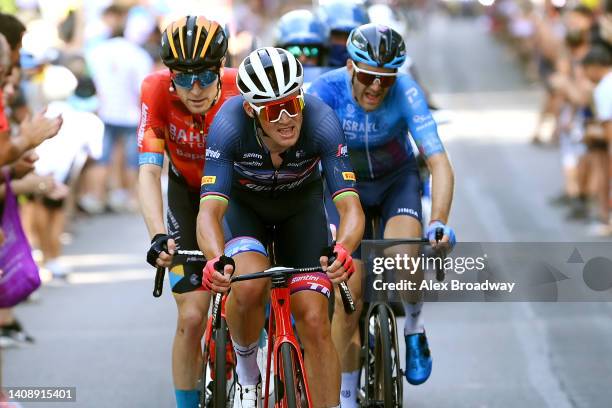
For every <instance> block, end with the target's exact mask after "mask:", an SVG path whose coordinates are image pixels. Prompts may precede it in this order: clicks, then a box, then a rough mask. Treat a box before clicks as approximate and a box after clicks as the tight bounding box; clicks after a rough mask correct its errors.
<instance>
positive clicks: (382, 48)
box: [309, 24, 455, 407]
mask: <svg viewBox="0 0 612 408" xmlns="http://www.w3.org/2000/svg"><path fill="white" fill-rule="evenodd" d="M347 48H348V52H349V55H350V59H349V60H348V61H347V64H346V67H344V68H339V69H336V70H334V71H331V72H328V73H326V74H325V75H323V76H321V77H320V78H319V79H317V80H316V81H315V82H313V84H312V86H311V87H310V89H309V92H310V93H311V94H313V95H315V96H318V97H319V98H321V99H322V100H323V101H325V102H326V103H327V104H328V105H329V106H330V107H331V108H332V109H333V110H334V111H335V112H336V114H337V115H338V117H339V119H340V122H341V125H342V128H343V130H344V133H345V135H346V139H347V145H348V151H349V155H350V159H351V162H352V164H353V168H354V170H355V173H356V175H357V190H358V191H359V196H360V200H361V203H362V206H363V207H364V211H365V213H366V233H365V235H364V238H365V239H368V238H370V239H371V238H372V230H371V228H369V226H370V225H371V224H372V222H371V220H372V218H373V217H375V216H378V215H379V216H380V219H381V229H382V231H381V232H382V233H383V236H384V238H414V237H420V236H422V226H421V200H420V193H421V192H420V183H419V175H418V168H417V163H416V160H415V156H414V153H413V150H412V146H411V143H410V140H409V138H408V134H409V135H410V137H412V139H413V140H414V142H415V144H416V146H417V147H418V149H419V152H420V153H421V154H422V155H423V157H425V160H426V162H427V166H428V167H429V169H430V171H431V174H432V180H433V184H432V186H433V191H432V209H431V222H430V224H429V226H428V228H427V229H426V231H425V235H426V236H427V237H428V238H429V240H430V241H432V243H433V244H435V237H434V236H435V230H436V228H438V227H442V228H443V229H444V237H443V239H442V242H444V243H445V245H448V246H450V247H451V248H452V246H453V245H454V243H455V234H454V231H453V230H452V228H450V227H448V226H447V225H446V223H447V220H448V216H449V212H450V207H451V202H452V197H453V185H454V175H453V170H452V167H451V165H450V162H449V160H448V157H447V155H446V152H445V150H444V146H443V145H442V142H441V141H440V138H439V137H438V133H437V127H436V123H435V122H434V119H433V118H432V115H431V113H430V111H429V108H428V107H427V101H426V100H425V97H424V95H423V91H422V89H421V88H420V87H419V86H418V85H417V83H416V82H415V81H414V80H413V79H412V78H411V77H410V76H408V75H405V74H402V73H398V69H399V68H400V67H401V66H402V64H403V63H404V62H405V60H406V49H405V44H404V41H403V39H402V37H401V35H399V34H398V33H397V32H395V31H394V30H392V29H391V28H389V27H386V26H383V25H376V24H366V25H362V26H360V27H358V28H356V29H354V30H353V31H352V32H351V34H350V36H349V39H348V43H347ZM328 214H329V216H330V222H332V223H333V222H334V221H335V218H336V215H335V214H336V212H335V211H334V209H333V208H331V206H328ZM415 249H416V248H415ZM412 255H416V253H412ZM353 257H356V255H353ZM358 264H360V263H358ZM357 269H358V271H357V272H356V274H358V276H356V277H357V278H358V279H354V278H353V279H351V281H350V282H349V286H350V287H351V291H352V292H353V294H354V297H356V298H360V296H361V294H362V288H361V282H362V280H361V276H362V274H363V273H364V272H363V269H362V268H357ZM414 279H415V281H416V282H417V285H418V284H419V282H420V281H421V280H422V279H423V272H422V271H418V272H417V273H416V274H415V275H414ZM359 301H361V299H359ZM404 308H405V311H406V324H405V327H404V334H405V340H406V367H405V372H406V378H407V380H408V382H410V383H411V384H415V385H416V384H421V383H423V382H425V381H426V380H427V378H429V375H430V373H431V367H432V359H431V354H430V351H429V346H428V342H427V337H426V335H425V328H424V323H423V314H422V308H423V302H422V296H421V294H420V293H418V292H417V293H412V295H411V296H408V297H407V298H406V299H405V302H404ZM335 313H336V316H335V318H334V327H333V333H334V342H335V344H336V347H338V349H339V350H348V351H347V352H346V353H345V355H343V356H341V358H342V363H343V374H342V393H341V395H342V404H343V405H342V406H343V407H345V406H346V407H355V406H356V405H355V404H356V403H355V394H356V391H357V382H358V368H359V365H358V364H359V358H358V354H357V353H356V350H358V348H351V347H347V345H348V344H349V343H350V342H354V341H355V340H354V339H355V338H358V337H357V334H356V333H357V329H358V316H357V315H358V314H357V313H355V314H353V315H351V316H348V315H345V314H344V311H343V309H342V307H338V305H336V309H335ZM350 350H355V352H351V351H350Z"/></svg>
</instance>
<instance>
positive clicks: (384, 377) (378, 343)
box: [371, 305, 401, 408]
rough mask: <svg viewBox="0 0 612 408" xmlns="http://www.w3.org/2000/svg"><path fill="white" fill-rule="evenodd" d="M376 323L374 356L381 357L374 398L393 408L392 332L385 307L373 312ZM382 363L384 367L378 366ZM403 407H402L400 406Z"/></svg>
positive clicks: (375, 369) (377, 360)
mask: <svg viewBox="0 0 612 408" xmlns="http://www.w3.org/2000/svg"><path fill="white" fill-rule="evenodd" d="M371 316H372V317H371V318H374V319H376V321H377V323H376V322H375V327H376V329H375V332H374V333H375V336H376V339H375V341H374V348H375V350H374V354H375V355H376V356H377V357H379V358H377V359H375V362H374V365H375V367H374V378H375V380H374V397H375V398H376V399H377V400H379V401H380V398H382V402H383V406H384V407H385V408H393V407H395V406H397V405H396V401H394V399H395V398H394V395H393V394H394V393H393V373H392V372H391V370H392V369H391V367H392V364H393V362H392V359H391V331H390V330H389V311H388V310H387V308H386V307H385V306H384V305H379V306H378V307H376V308H375V309H374V310H372V315H371ZM380 362H382V367H378V366H377V365H378V364H380ZM400 406H401V405H400Z"/></svg>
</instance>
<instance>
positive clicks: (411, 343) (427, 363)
mask: <svg viewBox="0 0 612 408" xmlns="http://www.w3.org/2000/svg"><path fill="white" fill-rule="evenodd" d="M404 339H405V340H406V380H408V382H409V383H410V384H412V385H419V384H423V383H424V382H425V381H427V379H428V378H429V376H430V375H431V366H432V362H431V352H430V351H429V345H428V344H427V336H426V335H425V333H416V334H409V335H407V336H404Z"/></svg>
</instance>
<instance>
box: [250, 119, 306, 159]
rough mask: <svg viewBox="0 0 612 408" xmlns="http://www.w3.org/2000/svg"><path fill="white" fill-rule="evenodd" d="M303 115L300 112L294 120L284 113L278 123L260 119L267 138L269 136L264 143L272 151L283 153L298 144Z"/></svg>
mask: <svg viewBox="0 0 612 408" xmlns="http://www.w3.org/2000/svg"><path fill="white" fill-rule="evenodd" d="M253 113H254V114H256V113H255V112H253ZM302 115H303V113H302V112H299V113H298V114H297V116H295V117H293V118H292V117H290V116H289V115H287V113H286V112H283V113H282V114H281V118H280V119H279V120H278V122H273V123H272V122H268V121H267V120H264V119H261V118H260V119H259V123H260V124H261V128H262V130H263V131H264V133H265V134H266V136H269V137H266V138H264V142H265V143H266V146H267V147H268V149H270V151H272V152H275V153H277V152H283V151H285V150H287V149H289V148H290V147H291V146H293V145H295V144H296V143H297V140H298V138H299V137H300V130H301V129H302V120H303V116H302Z"/></svg>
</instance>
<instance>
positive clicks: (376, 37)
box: [346, 23, 406, 69]
mask: <svg viewBox="0 0 612 408" xmlns="http://www.w3.org/2000/svg"><path fill="white" fill-rule="evenodd" d="M346 47H347V50H348V53H349V55H350V57H351V59H352V60H353V61H355V62H363V63H365V64H367V65H370V66H372V67H381V68H395V69H398V68H399V67H401V66H402V64H404V62H405V61H406V45H405V44H404V39H403V38H402V36H401V35H400V34H399V33H398V32H397V31H395V30H394V29H392V28H390V27H387V26H384V25H381V24H373V23H370V24H364V25H362V26H359V27H357V28H355V29H354V30H353V31H351V34H350V35H349V38H348V41H347V42H346Z"/></svg>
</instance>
